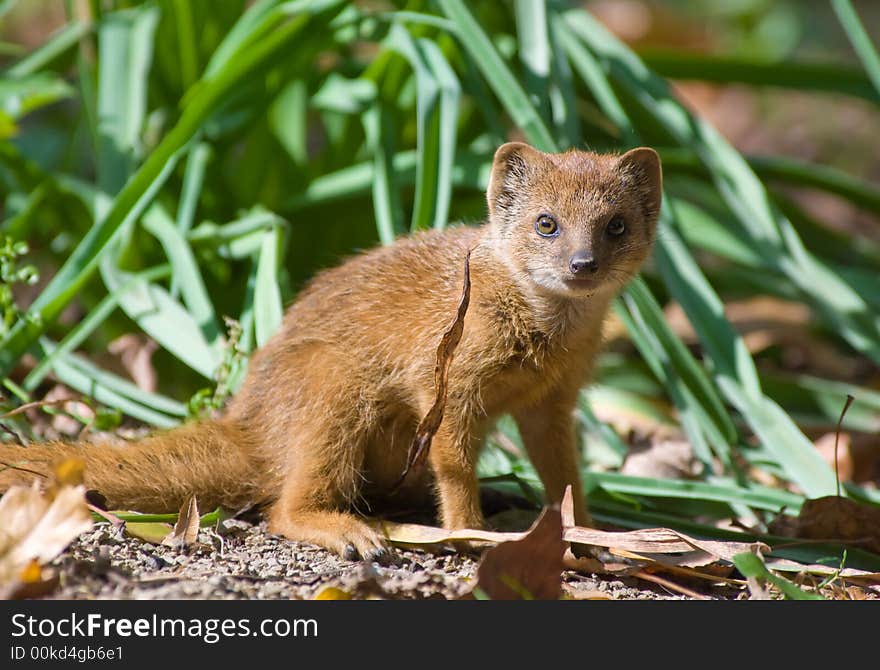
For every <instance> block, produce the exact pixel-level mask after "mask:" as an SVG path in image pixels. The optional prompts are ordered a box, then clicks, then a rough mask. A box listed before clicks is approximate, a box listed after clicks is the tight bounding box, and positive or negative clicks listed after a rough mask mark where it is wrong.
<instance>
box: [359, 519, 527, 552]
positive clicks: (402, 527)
mask: <svg viewBox="0 0 880 670" xmlns="http://www.w3.org/2000/svg"><path fill="white" fill-rule="evenodd" d="M373 526H374V527H375V528H376V530H378V531H379V532H380V533H382V534H383V535H384V536H385V539H386V540H388V541H389V542H390V543H391V544H393V545H396V546H399V547H425V546H426V545H436V546H439V545H443V544H449V543H450V542H485V543H491V544H498V543H499V542H512V541H515V540H521V539H522V538H523V537H525V535H526V534H525V533H499V532H497V531H491V530H476V529H470V528H464V529H460V530H447V529H445V528H437V527H435V526H422V525H420V524H416V523H394V522H393V521H383V520H380V521H377V522H375V523H374V524H373Z"/></svg>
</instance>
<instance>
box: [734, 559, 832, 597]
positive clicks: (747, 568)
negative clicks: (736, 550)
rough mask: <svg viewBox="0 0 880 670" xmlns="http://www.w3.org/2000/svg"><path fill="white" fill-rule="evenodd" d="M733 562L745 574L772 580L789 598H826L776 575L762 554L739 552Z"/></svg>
mask: <svg viewBox="0 0 880 670" xmlns="http://www.w3.org/2000/svg"><path fill="white" fill-rule="evenodd" d="M733 563H734V565H736V569H737V570H739V571H740V572H741V573H742V574H743V575H744V576H746V577H753V578H755V579H761V580H764V581H767V582H770V583H771V584H773V586H775V587H776V588H778V589H779V590H780V591H782V594H783V595H784V596H785V597H786V598H788V599H789V600H825V598H823V597H822V596H820V595H819V594H818V593H807V592H806V591H804V590H803V589H801V588H799V587H798V586H797V585H795V584H793V583H792V582H790V581H788V580H787V579H783V578H782V577H777V576H776V575H774V574H773V573H772V572H770V571H769V570H768V569H767V566H766V565H764V561H762V560H761V557H760V556H757V555H755V554H749V553H743V554H737V555H736V556H734V557H733Z"/></svg>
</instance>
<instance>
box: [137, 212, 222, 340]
mask: <svg viewBox="0 0 880 670" xmlns="http://www.w3.org/2000/svg"><path fill="white" fill-rule="evenodd" d="M143 226H144V228H145V229H146V230H148V231H149V232H150V233H152V234H153V235H154V236H155V237H156V239H158V240H159V242H160V243H161V244H162V248H163V249H164V250H165V255H166V256H167V257H168V260H169V261H170V263H171V267H172V268H173V269H174V275H173V276H174V279H175V281H176V282H177V285H178V286H179V287H180V292H181V295H182V297H183V302H184V304H185V305H186V307H187V309H188V311H189V314H190V316H192V318H193V319H194V320H195V322H196V323H197V324H199V329H200V330H201V331H202V334H203V335H204V336H205V339H206V340H207V341H208V342H209V343H210V345H211V346H212V347H213V348H214V349H216V350H218V351H219V350H220V349H222V330H221V328H220V322H219V321H218V320H217V314H216V313H215V312H214V306H213V304H212V303H211V298H210V296H209V295H208V289H207V288H206V286H205V280H204V279H203V278H202V273H201V272H200V271H199V266H198V264H197V263H196V259H195V256H194V255H193V252H192V249H190V246H189V244H188V243H187V241H186V238H185V237H184V236H183V233H182V231H181V230H180V228H178V227H177V226H176V225H175V224H174V221H172V220H171V217H170V216H169V215H168V214H167V212H166V211H165V210H164V209H163V208H162V207H161V206H160V205H155V204H154V205H153V206H152V207H150V209H148V210H147V212H146V214H144V219H143ZM172 297H173V294H172Z"/></svg>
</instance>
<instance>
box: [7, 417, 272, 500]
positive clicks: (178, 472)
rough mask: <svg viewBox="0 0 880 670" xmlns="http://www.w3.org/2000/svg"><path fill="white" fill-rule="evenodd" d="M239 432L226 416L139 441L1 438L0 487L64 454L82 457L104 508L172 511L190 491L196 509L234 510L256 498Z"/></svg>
mask: <svg viewBox="0 0 880 670" xmlns="http://www.w3.org/2000/svg"><path fill="white" fill-rule="evenodd" d="M249 439H252V438H250V437H249V436H248V435H247V434H246V433H245V431H243V430H241V429H239V428H238V427H237V426H235V425H234V424H232V423H230V422H226V421H204V422H200V423H190V424H186V425H184V426H181V427H179V428H175V429H173V430H170V431H166V432H162V433H157V434H156V435H153V436H152V437H148V438H146V439H144V440H141V441H138V442H132V443H131V444H124V445H120V446H115V445H111V444H100V445H91V444H69V443H65V442H45V443H42V444H31V445H29V446H27V447H20V446H16V445H10V444H0V491H5V490H6V489H8V488H9V487H10V486H11V485H12V484H16V483H29V482H30V481H32V480H33V479H34V474H33V473H32V472H28V471H36V472H38V473H42V474H48V473H49V472H50V471H51V469H52V465H53V463H57V462H58V461H60V460H63V459H65V458H71V457H73V458H79V459H81V460H82V461H84V462H85V484H86V488H88V489H95V490H97V491H99V492H100V493H101V494H102V495H103V496H104V497H105V498H106V499H107V504H108V507H109V509H126V510H134V511H138V512H152V513H157V512H176V511H178V510H179V509H180V506H181V505H182V504H183V503H184V501H185V500H186V499H187V498H188V497H189V496H190V495H192V494H195V495H196V498H197V500H198V503H199V507H200V508H201V509H202V510H210V509H214V508H215V507H217V506H218V505H222V506H223V507H225V508H227V509H230V510H237V509H240V508H241V507H244V506H245V505H247V504H249V503H254V502H259V501H260V499H261V497H262V493H261V491H260V487H259V482H260V481H261V480H262V477H260V471H259V468H260V466H259V464H258V463H257V462H256V461H255V454H256V453H257V452H256V450H255V449H254V448H253V446H252V445H251V444H250V443H249Z"/></svg>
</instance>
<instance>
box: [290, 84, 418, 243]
mask: <svg viewBox="0 0 880 670" xmlns="http://www.w3.org/2000/svg"><path fill="white" fill-rule="evenodd" d="M390 114H391V111H390V110H389V108H388V106H387V104H386V103H385V102H383V101H381V100H377V101H376V102H375V103H374V104H373V106H372V107H370V108H369V109H368V110H367V111H365V112H364V113H363V115H362V119H363V123H364V130H365V132H366V135H367V143H368V145H369V146H370V150H371V151H372V153H373V166H372V167H373V169H372V174H371V176H372V177H373V178H372V179H369V180H367V182H366V183H372V191H373V211H374V212H375V215H376V231H377V233H378V234H379V240H380V241H381V242H382V244H391V243H392V242H394V240H395V239H396V238H397V236H398V235H399V234H401V233H402V232H403V231H404V230H405V227H404V224H403V204H402V202H401V199H400V191H399V190H398V188H397V180H396V175H395V172H396V170H395V168H394V163H393V157H394V134H393V132H391V130H392V128H391V125H392V124H391V118H390ZM413 165H415V162H414V163H413ZM343 181H345V180H344V179H343ZM366 183H365V185H366ZM313 187H314V182H312V184H311V185H310V187H309V189H307V191H308V190H310V189H313ZM343 192H349V193H350V191H349V190H348V189H347V188H345V187H343ZM303 196H304V197H306V198H308V195H307V194H303Z"/></svg>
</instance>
